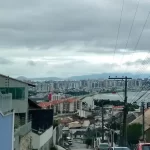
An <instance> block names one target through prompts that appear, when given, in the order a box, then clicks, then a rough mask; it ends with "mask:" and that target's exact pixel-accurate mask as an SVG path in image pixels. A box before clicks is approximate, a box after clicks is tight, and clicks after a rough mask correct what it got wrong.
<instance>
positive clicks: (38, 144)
mask: <svg viewBox="0 0 150 150" xmlns="http://www.w3.org/2000/svg"><path fill="white" fill-rule="evenodd" d="M52 135H53V126H52V127H50V128H49V129H48V130H46V131H45V132H44V133H43V134H41V135H38V134H36V133H34V132H32V133H31V136H32V147H33V149H37V150H39V149H40V148H42V146H44V145H45V144H46V143H47V142H48V141H49V140H50V139H51V138H52Z"/></svg>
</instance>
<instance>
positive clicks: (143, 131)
mask: <svg viewBox="0 0 150 150" xmlns="http://www.w3.org/2000/svg"><path fill="white" fill-rule="evenodd" d="M141 106H142V117H143V118H142V136H143V141H145V104H144V102H142V103H141Z"/></svg>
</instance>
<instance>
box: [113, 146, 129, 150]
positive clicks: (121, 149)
mask: <svg viewBox="0 0 150 150" xmlns="http://www.w3.org/2000/svg"><path fill="white" fill-rule="evenodd" d="M111 150H130V148H128V147H112V148H111Z"/></svg>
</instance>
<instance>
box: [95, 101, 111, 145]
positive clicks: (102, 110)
mask: <svg viewBox="0 0 150 150" xmlns="http://www.w3.org/2000/svg"><path fill="white" fill-rule="evenodd" d="M96 100H98V101H102V103H101V105H100V106H101V114H102V142H104V103H105V102H106V101H108V100H109V99H96Z"/></svg>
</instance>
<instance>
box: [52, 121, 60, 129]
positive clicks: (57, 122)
mask: <svg viewBox="0 0 150 150" xmlns="http://www.w3.org/2000/svg"><path fill="white" fill-rule="evenodd" d="M58 125H59V121H58V120H54V121H53V129H55V127H57V126H58Z"/></svg>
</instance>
